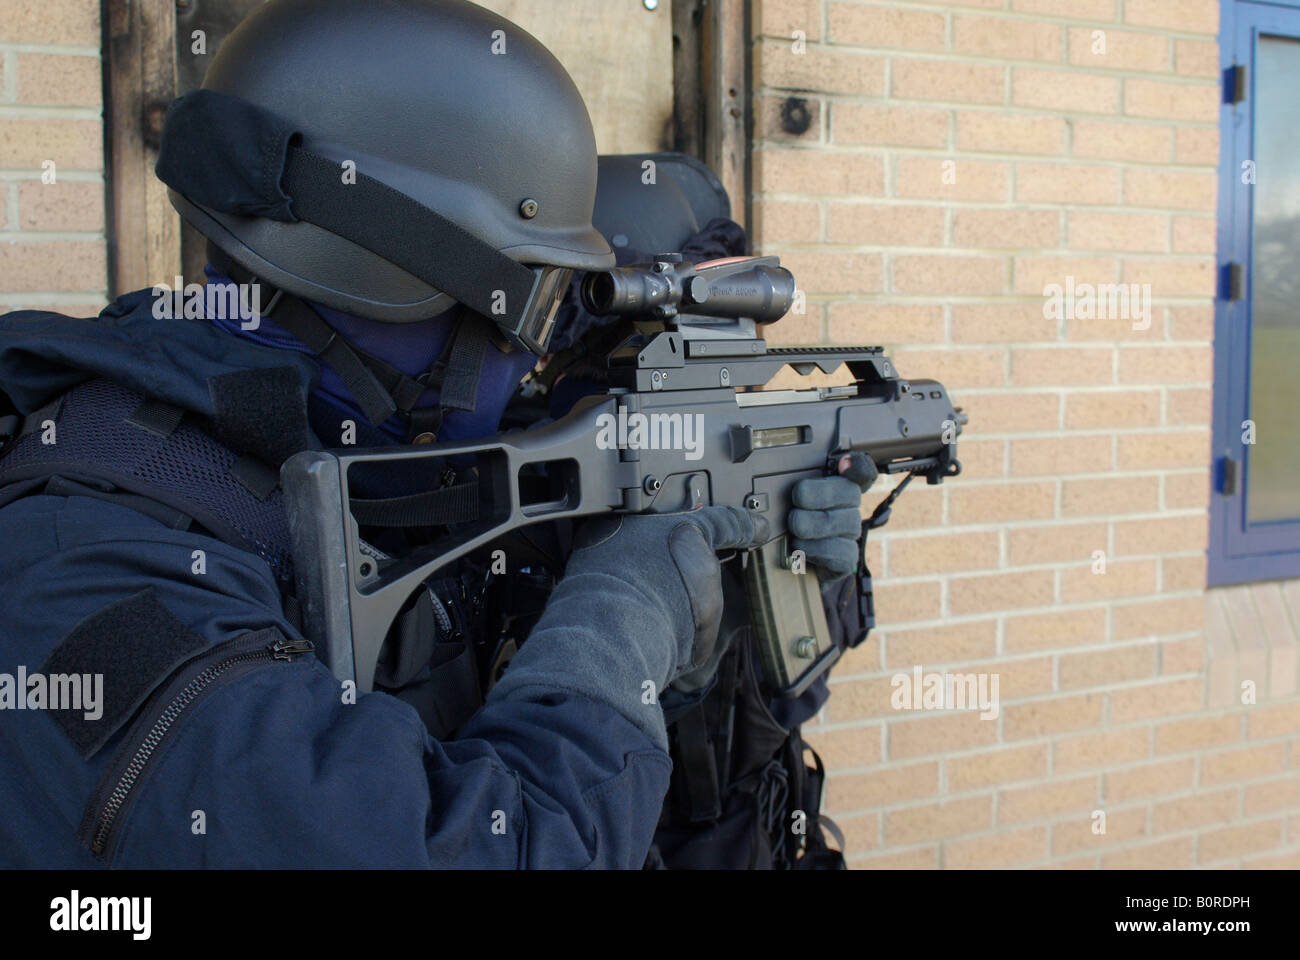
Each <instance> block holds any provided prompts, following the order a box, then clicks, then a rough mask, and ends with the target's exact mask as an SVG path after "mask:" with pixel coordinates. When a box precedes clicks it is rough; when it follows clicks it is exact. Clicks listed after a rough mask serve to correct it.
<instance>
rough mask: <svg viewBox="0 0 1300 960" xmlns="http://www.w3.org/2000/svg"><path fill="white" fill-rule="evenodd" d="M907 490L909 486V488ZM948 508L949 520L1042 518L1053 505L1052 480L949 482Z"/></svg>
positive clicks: (1049, 511)
mask: <svg viewBox="0 0 1300 960" xmlns="http://www.w3.org/2000/svg"><path fill="white" fill-rule="evenodd" d="M909 492H910V490H909ZM949 497H950V499H949V502H948V510H949V515H950V519H951V521H952V523H953V524H955V525H957V526H961V525H963V524H967V523H1007V522H1010V521H1015V520H1044V519H1048V518H1050V517H1051V516H1052V515H1053V513H1054V511H1055V508H1056V485H1055V484H1053V483H1014V484H993V485H984V486H965V487H958V486H955V485H954V486H953V487H952V489H951V490H950V491H949Z"/></svg>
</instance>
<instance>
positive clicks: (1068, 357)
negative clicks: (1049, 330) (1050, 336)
mask: <svg viewBox="0 0 1300 960" xmlns="http://www.w3.org/2000/svg"><path fill="white" fill-rule="evenodd" d="M1113 361H1114V351H1113V350H1111V349H1110V348H1108V347H1093V348H1087V349H1083V348H1078V347H1047V348H1042V349H1032V350H1013V351H1012V352H1011V382H1012V383H1013V384H1015V385H1016V386H1018V387H1055V386H1092V385H1104V384H1109V383H1111V382H1112V381H1113V380H1114V373H1113V372H1112V369H1111V368H1112V366H1113ZM945 382H946V381H945Z"/></svg>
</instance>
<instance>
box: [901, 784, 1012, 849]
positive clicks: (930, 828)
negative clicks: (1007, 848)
mask: <svg viewBox="0 0 1300 960" xmlns="http://www.w3.org/2000/svg"><path fill="white" fill-rule="evenodd" d="M992 824H993V798H992V797H988V796H984V797H969V798H965V799H961V800H950V801H948V802H947V803H936V804H930V805H927V806H923V807H913V808H912V809H910V810H895V811H892V812H891V813H888V814H886V815H885V843H886V844H890V845H899V846H902V845H904V844H911V843H921V842H924V841H927V840H943V839H945V838H948V837H952V836H955V835H958V834H963V833H973V832H975V831H977V830H984V829H987V828H988V827H990V826H992Z"/></svg>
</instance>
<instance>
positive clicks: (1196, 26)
mask: <svg viewBox="0 0 1300 960" xmlns="http://www.w3.org/2000/svg"><path fill="white" fill-rule="evenodd" d="M1124 22H1125V23H1127V24H1131V25H1133V26H1135V27H1164V28H1166V29H1169V30H1177V31H1178V32H1180V33H1208V34H1213V33H1216V32H1217V31H1218V29H1219V4H1218V3H1217V2H1216V0H1125V2H1124Z"/></svg>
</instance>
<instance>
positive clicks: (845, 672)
mask: <svg viewBox="0 0 1300 960" xmlns="http://www.w3.org/2000/svg"><path fill="white" fill-rule="evenodd" d="M867 552H868V556H867V564H868V566H869V567H870V569H872V570H879V569H880V562H879V559H878V558H874V557H872V556H871V552H872V551H871V546H870V544H868V546H867ZM880 670H881V660H880V640H879V638H878V637H877V636H876V635H875V634H873V635H872V636H871V639H870V640H868V641H867V642H866V643H860V644H858V645H857V646H856V647H854V648H853V649H852V650H845V651H844V656H843V657H841V658H840V661H839V664H838V665H837V666H836V668H835V674H836V676H838V677H848V676H850V675H851V674H855V673H879V672H880Z"/></svg>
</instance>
